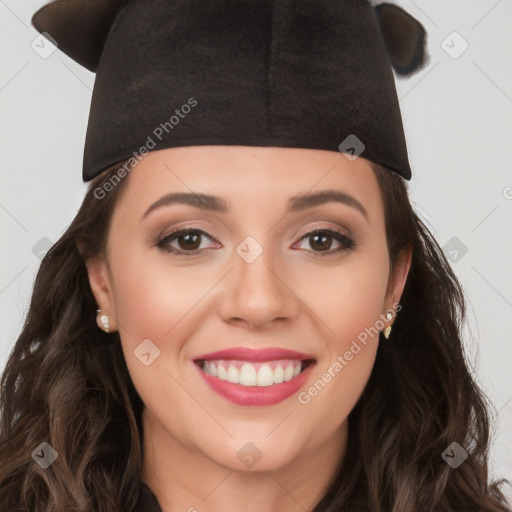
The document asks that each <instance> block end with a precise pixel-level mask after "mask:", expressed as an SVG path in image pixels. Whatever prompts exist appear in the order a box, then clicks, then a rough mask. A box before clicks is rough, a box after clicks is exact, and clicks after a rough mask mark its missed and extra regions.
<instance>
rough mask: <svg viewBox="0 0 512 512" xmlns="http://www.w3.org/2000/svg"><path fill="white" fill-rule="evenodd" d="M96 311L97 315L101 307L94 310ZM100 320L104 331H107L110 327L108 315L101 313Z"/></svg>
mask: <svg viewBox="0 0 512 512" xmlns="http://www.w3.org/2000/svg"><path fill="white" fill-rule="evenodd" d="M96 313H98V315H100V314H101V309H98V310H96ZM100 322H101V325H102V326H103V330H104V331H105V332H108V330H109V329H110V324H109V322H108V315H106V314H103V315H101V316H100Z"/></svg>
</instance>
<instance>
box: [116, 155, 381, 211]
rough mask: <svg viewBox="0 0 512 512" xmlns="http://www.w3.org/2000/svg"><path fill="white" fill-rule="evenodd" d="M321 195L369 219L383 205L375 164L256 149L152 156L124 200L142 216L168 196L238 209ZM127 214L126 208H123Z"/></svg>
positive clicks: (285, 203)
mask: <svg viewBox="0 0 512 512" xmlns="http://www.w3.org/2000/svg"><path fill="white" fill-rule="evenodd" d="M320 190H338V191H341V192H343V193H345V194H348V195H351V196H352V197H354V198H355V199H356V200H357V201H359V202H360V203H361V204H362V205H363V206H364V208H365V209H366V210H367V212H368V215H369V217H374V216H377V217H379V216H382V214H383V204H382V198H381V194H380V189H379V186H378V182H377V179H376V177H375V175H374V172H373V170H372V168H371V163H370V162H369V161H368V160H366V159H364V158H362V157H359V158H357V159H356V160H354V161H351V160H349V159H347V158H346V157H345V156H344V154H342V153H336V152H334V151H324V150H313V149H303V148H279V147H251V146H186V147H177V148H169V149H164V150H157V151H152V152H150V153H149V154H147V155H146V156H145V157H144V158H143V159H142V161H140V162H139V163H138V164H137V165H136V166H135V167H134V168H133V169H132V170H131V172H130V175H129V179H128V183H127V184H126V190H125V192H124V194H123V198H122V200H121V202H122V203H124V207H126V206H128V205H129V206H130V211H131V212H133V213H137V214H139V215H143V213H144V211H145V210H146V209H147V208H148V207H149V206H150V205H151V204H152V203H153V202H154V201H156V200H157V199H159V198H160V197H162V196H163V195H165V194H167V193H169V192H185V193H204V194H211V195H215V196H218V197H221V198H222V199H224V200H225V202H226V204H227V206H228V211H229V210H234V209H235V208H242V209H243V208H244V207H245V208H249V207H252V206H254V207H255V208H257V207H258V206H259V208H260V209H262V208H270V209H271V208H273V207H276V208H282V207H283V206H288V205H289V200H290V198H292V197H293V196H297V195H303V194H311V193H315V192H316V191H320ZM120 207H121V208H123V205H120Z"/></svg>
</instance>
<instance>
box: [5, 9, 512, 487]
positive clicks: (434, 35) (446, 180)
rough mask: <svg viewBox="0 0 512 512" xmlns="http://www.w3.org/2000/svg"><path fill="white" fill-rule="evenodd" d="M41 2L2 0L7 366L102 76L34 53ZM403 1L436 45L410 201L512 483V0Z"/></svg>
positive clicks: (61, 217) (405, 94)
mask: <svg viewBox="0 0 512 512" xmlns="http://www.w3.org/2000/svg"><path fill="white" fill-rule="evenodd" d="M45 3H46V1H42V0H24V1H23V2H18V1H17V0H0V63H1V71H0V112H1V115H0V149H1V155H2V158H1V159H2V163H1V166H0V172H1V188H0V226H1V231H0V233H1V242H2V250H1V253H0V258H1V261H0V269H1V270H0V314H1V324H0V325H1V334H0V368H3V367H4V364H5V361H6V358H7V356H8V353H9V351H10V349H11V348H12V346H13V344H14V342H15V340H16V338H17V336H18V334H19V332H20V330H21V326H22V323H23V319H24V315H25V313H26V311H27V308H28V304H29V300H30V295H31V289H32V285H33V279H34V276H35V273H36V271H37V269H38V266H39V263H40V257H41V255H42V254H44V251H45V250H47V248H48V244H50V243H53V242H55V241H57V239H58V238H59V237H60V236H61V234H62V233H63V231H64V230H65V228H66V227H67V226H68V224H69V223H70V222H71V220H72V219H73V217H74V215H75V213H76V211H77V210H78V207H79V205H80V203H81V200H82V198H83V196H84V192H85V189H86V186H85V184H83V183H82V178H81V165H82V154H83V153H82V152H83V144H84V139H85V130H86V125H87V119H88V110H89V105H90V100H91V92H92V87H93V83H94V74H93V73H91V72H89V71H87V70H86V69H84V68H81V67H80V66H79V65H78V64H76V63H75V62H74V61H72V60H71V59H69V58H68V57H66V56H65V55H64V54H63V53H61V52H60V51H58V50H57V51H55V52H54V53H52V54H51V55H49V56H48V55H42V54H41V50H39V53H38V52H37V51H36V50H35V49H38V45H39V46H40V45H41V43H40V36H39V34H38V32H37V31H36V30H35V29H34V28H33V27H31V25H30V18H31V16H32V14H33V13H34V12H35V11H36V10H37V9H38V8H39V7H40V6H42V5H43V4H45ZM396 3H398V4H399V5H401V6H402V7H404V8H405V9H406V10H407V11H408V12H409V13H410V14H411V15H413V16H415V17H416V18H417V19H418V20H419V21H420V22H421V23H422V24H423V25H424V26H425V28H426V30H427V32H428V51H429V54H430V62H429V63H428V65H427V66H426V67H425V68H424V69H423V70H422V71H421V72H419V73H418V74H416V75H414V76H413V77H411V78H408V79H405V80H404V79H398V78H397V80H396V82H397V91H398V95H399V98H400V106H401V110H402V116H403V122H404V128H405V133H406V137H407V143H408V148H409V157H410V162H411V167H412V170H413V178H412V181H411V182H410V187H409V191H410V197H411V200H412V202H413V205H414V207H415V210H416V212H417V213H418V214H419V215H420V217H421V218H422V219H423V220H424V222H425V223H426V224H427V226H428V227H429V228H430V229H431V230H432V231H433V233H434V234H435V236H436V237H437V240H438V242H439V243H440V245H441V246H442V247H443V248H444V249H445V252H446V254H447V256H448V257H449V258H451V259H452V261H453V268H454V270H455V272H456V274H457V276H458V277H459V278H460V280H461V282H462V284H463V286H464V289H465V291H466V293H467V298H468V303H469V310H468V314H469V318H468V320H469V322H468V326H469V329H470V330H471V335H469V333H468V332H467V330H466V334H467V336H466V342H465V343H466V349H467V352H468V355H469V358H470V360H471V362H472V365H473V367H474V369H475V372H476V375H477V381H478V382H479V384H480V385H481V386H482V387H483V389H484V390H485V392H486V393H487V394H488V396H489V397H490V399H491V400H492V402H493V403H494V406H495V410H496V411H497V418H496V420H497V421H496V424H495V428H494V430H493V445H492V450H491V467H490V470H491V473H492V474H493V475H494V476H495V477H505V478H509V479H512V372H511V371H510V368H511V363H512V170H511V163H510V152H511V149H512V1H511V0H478V1H476V0H457V1H453V0H451V1H447V0H428V1H426V0H421V1H420V0H417V1H412V0H403V1H400V2H396ZM466 46H467V48H466ZM47 47H48V45H47ZM34 48H35V49H34ZM43 57H44V58H43ZM432 321H434V319H432ZM413 341H414V340H411V342H413ZM507 494H509V495H512V493H511V492H510V487H509V488H508V490H507Z"/></svg>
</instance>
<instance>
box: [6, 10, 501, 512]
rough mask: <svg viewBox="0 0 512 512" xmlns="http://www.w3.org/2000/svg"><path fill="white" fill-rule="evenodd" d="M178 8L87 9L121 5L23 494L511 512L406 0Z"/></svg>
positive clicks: (19, 392) (14, 422)
mask: <svg viewBox="0 0 512 512" xmlns="http://www.w3.org/2000/svg"><path fill="white" fill-rule="evenodd" d="M166 2H167V3H166ZM166 2H163V1H158V2H157V1H155V2H152V4H151V6H152V7H154V9H151V11H150V10H149V9H148V8H147V7H148V5H149V4H148V3H143V2H140V1H139V2H137V1H133V2H128V3H127V4H126V5H125V6H121V7H120V10H119V12H117V11H115V13H114V14H112V13H113V12H114V11H108V12H106V11H105V12H101V13H99V14H98V13H97V12H94V13H89V15H90V17H89V18H87V17H86V18H84V17H82V18H80V23H81V25H87V22H89V21H91V20H92V21H91V23H93V22H94V26H95V27H98V26H100V25H98V23H99V21H98V20H103V21H102V23H103V25H101V26H102V27H103V29H105V27H106V26H107V25H108V28H107V30H106V32H108V38H107V39H106V42H105V46H104V47H102V52H101V60H100V61H98V62H96V60H95V56H94V55H93V52H92V50H90V48H91V46H88V47H87V49H86V50H87V51H86V50H84V49H83V48H82V49H79V50H77V54H75V55H76V58H77V59H81V61H82V62H86V61H87V59H90V60H88V61H87V62H89V63H90V64H91V66H90V67H91V68H95V69H97V73H98V74H97V79H96V84H95V96H94V99H93V106H92V109H91V117H90V119H89V127H88V138H87V141H86V151H85V159H84V173H83V176H84V179H85V180H86V181H90V182H91V184H90V187H89V189H88V192H87V194H86V197H85V198H84V201H83V204H82V207H81V208H80V211H79V212H78V214H77V216H76V217H75V219H74V220H73V222H72V223H71V225H70V227H69V228H68V230H67V231H66V233H65V234H64V235H63V236H62V237H61V239H60V240H59V241H58V242H57V243H56V244H55V245H54V246H53V247H52V248H51V250H50V251H49V252H48V254H47V255H46V257H45V258H44V260H43V262H42V264H41V268H40V270H39V273H38V276H37V280H36V282H35V287H34V292H33V296H32V301H31V305H30V310H29V313H28V317H27V321H26V323H25V326H24V329H23V332H22V333H21V335H20V338H19V339H18V341H17V343H16V345H15V347H14V350H13V352H12V354H11V356H10V358H9V361H8V364H7V366H6V369H5V372H4V374H3V378H2V402H1V404H2V408H1V411H2V417H1V421H2V428H1V437H0V510H16V509H19V510H31V511H39V510H41V511H42V510H45V511H56V510H74V509H79V510H87V511H93V510H94V511H113V510H129V511H140V512H141V511H143V510H145V511H150V510H153V511H159V510H161V511H162V512H169V511H174V510H189V511H193V510H208V511H217V510H225V509H233V510H247V511H255V510H258V511H269V512H270V511H275V510H287V511H288V510H290V511H292V510H308V511H314V512H320V511H334V510H344V511H347V512H348V511H356V510H372V511H373V510H378V511H394V512H398V511H427V510H428V511H430V510H435V511H441V512H444V511H447V512H448V511H456V510H479V511H480V510H487V511H507V510H510V508H509V507H508V505H507V504H506V503H505V500H504V498H503V495H502V494H501V493H500V491H499V487H498V484H497V483H491V482H489V481H488V475H487V450H488V435H489V419H488V412H487V408H486V407H487V405H486V402H485V399H484V397H483V395H482V393H481V391H480V390H479V388H478V387H477V385H476V384H475V382H474V380H473V378H472V376H471V373H470V371H469V369H468V367H467V365H466V362H465V360H464V355H463V350H462V340H461V337H460V328H461V324H462V321H463V319H464V297H463V294H462V290H461V288H460V285H459V283H458V281H457V279H456V277H455V275H454V274H453V272H452V270H451V268H450V266H449V264H448V263H447V261H446V259H445V258H444V256H443V253H442V251H441V249H440V248H439V246H438V245H437V243H436V242H435V240H434V239H433V237H432V235H431V234H430V232H429V231H428V229H427V228H426V227H425V226H424V225H423V224H422V223H421V221H420V219H419V218H418V217H417V216H416V214H415V213H414V211H413V210H412V208H411V205H410V202H409V199H408V196H407V188H406V182H405V180H407V179H409V177H410V169H409V167H408V162H407V156H406V152H405V145H404V141H403V133H402V131H401V130H402V128H401V123H400V122H399V112H398V109H397V107H398V105H397V101H396V94H395V93H394V88H393V85H392V76H391V73H390V69H391V68H390V67H389V63H388V62H387V60H385V59H384V58H383V56H384V53H383V49H384V38H380V36H379V33H380V32H379V31H380V30H381V29H382V33H383V34H385V33H386V30H385V27H386V26H389V25H386V23H387V22H386V16H388V15H392V14H394V15H396V16H403V15H404V14H403V11H397V10H396V9H393V8H389V10H388V11H387V13H386V10H383V11H382V12H378V11H377V13H378V14H379V17H378V18H377V17H375V16H374V14H373V11H372V10H370V9H369V8H368V6H367V5H366V4H365V5H362V4H361V3H360V2H355V1H354V2H347V3H346V5H343V6H341V7H342V8H340V5H338V4H337V3H334V2H333V3H328V2H317V3H312V2H301V3H300V4H299V3H298V2H296V3H291V4H290V3H287V2H284V1H283V2H250V3H249V2H247V3H245V4H243V6H242V4H241V3H237V2H230V3H227V2H222V3H215V2H203V3H200V2H189V3H183V4H180V3H175V4H174V3H171V2H168V0H166ZM67 5H68V6H69V5H70V4H67ZM191 6H192V7H191ZM75 7H76V4H75ZM199 7H200V8H199ZM238 7H240V9H239V10H238V9H237V8H238ZM242 7H243V9H242ZM66 8H67V7H66ZM55 9H61V7H55ZM173 9H176V11H173ZM49 12H50V14H52V16H50V14H49ZM43 14H45V15H46V16H49V19H50V21H51V20H58V16H63V13H62V12H61V11H55V12H52V11H43ZM43 14H41V18H42V19H44V16H43ZM64 14H66V16H67V17H68V19H69V16H70V13H69V11H67V12H65V13H64ZM77 14H78V13H75V15H77ZM164 14H165V15H164ZM171 14H173V15H176V14H179V15H180V16H181V17H180V16H176V17H173V16H171ZM107 15H108V16H111V18H109V19H110V21H109V22H108V23H105V20H106V19H107V18H106V17H107ZM75 19H78V16H76V17H75ZM396 19H397V18H395V20H396ZM169 20H173V21H172V24H171V23H170V21H169ZM176 20H178V21H179V22H178V21H176ZM198 20H199V21H202V23H199V21H198ZM377 20H379V23H381V28H379V26H378V25H377ZM46 21H48V19H47V20H46ZM39 22H41V19H40V20H39ZM110 22H112V24H110ZM270 22H271V23H272V25H271V26H272V31H271V36H270V37H268V33H269V27H270ZM41 23H42V22H41ZM315 23H316V25H315ZM331 23H332V24H334V23H336V24H337V26H340V27H343V28H344V29H346V30H345V31H344V32H342V34H341V35H340V34H339V33H338V32H336V33H334V32H332V33H331V32H329V31H327V32H326V28H328V27H330V26H331V25H330V24H331ZM187 24H188V25H187ZM306 24H307V26H309V27H310V29H311V32H310V34H309V39H308V43H309V45H308V48H309V50H308V48H305V47H303V48H302V49H301V51H299V45H300V44H302V43H301V39H299V38H297V37H296V36H294V34H301V35H303V34H304V31H301V30H300V28H304V27H305V26H306ZM43 25H44V23H42V25H41V27H42V28H48V29H49V30H55V32H54V34H55V35H56V40H57V41H59V47H61V48H63V49H68V50H69V52H70V53H72V49H71V48H72V45H70V46H66V42H69V41H68V40H67V39H66V38H62V37H60V36H59V31H58V23H55V24H52V23H50V22H49V24H48V25H46V26H43ZM169 25H172V27H173V28H172V29H170V28H169ZM311 25H314V26H311ZM413 25H414V28H415V30H416V32H415V33H416V37H415V38H413V39H414V41H415V42H418V41H420V39H421V38H420V39H418V34H420V32H417V30H418V29H417V25H415V24H413ZM36 26H37V25H36ZM358 26H362V27H364V29H365V30H364V31H363V32H362V34H363V35H362V36H361V37H360V38H358V39H356V40H353V37H352V35H353V34H354V32H353V29H354V28H355V27H358ZM149 27H151V28H152V30H149V29H148V28H149ZM176 27H178V28H176ZM184 27H188V28H189V29H190V30H192V28H194V29H195V31H194V32H193V33H194V36H195V37H194V38H193V39H191V38H189V39H186V38H183V34H184V33H185V29H184ZM249 28H250V29H251V30H249ZM221 29H224V30H221ZM292 29H293V30H292ZM136 30H138V31H139V32H138V33H137V32H134V31H136ZM166 30H167V31H166ZM258 30H260V31H261V32H258ZM69 32H70V30H69V26H68V33H69ZM143 32H144V33H146V32H147V33H148V34H149V35H148V36H147V40H146V41H144V40H143V39H142V38H140V37H137V35H140V34H141V33H143ZM51 33H52V32H50V34H51ZM96 34H97V33H96ZM255 34H257V35H255ZM265 34H267V36H265ZM326 34H327V35H326ZM128 35H129V36H130V37H128ZM213 35H215V37H213V38H212V36H213ZM242 36H243V37H242ZM337 36H339V37H343V38H344V39H343V42H344V43H346V44H339V43H340V41H339V40H338V39H337ZM67 37H68V38H69V37H70V36H67ZM74 37H77V36H74ZM95 37H98V36H97V35H96V36H95ZM266 37H267V39H266ZM59 39H60V40H59ZM80 40H81V41H82V43H81V44H83V40H82V39H80ZM72 41H75V40H74V39H72ZM262 41H268V43H269V44H268V45H263V47H264V49H265V51H262V52H261V53H260V52H256V49H258V48H260V43H261V42H262ZM164 42H165V44H164ZM420 42H421V41H420ZM61 43H62V44H61ZM235 43H236V44H235ZM256 43H258V44H256ZM175 45H176V46H175ZM208 45H211V46H212V47H215V48H216V50H217V51H214V50H213V48H212V50H211V54H207V53H205V49H206V48H207V47H208ZM325 47H329V48H338V49H339V51H340V52H342V54H343V56H344V57H345V58H346V59H345V60H344V61H343V62H347V63H349V62H352V64H351V66H348V65H347V67H344V68H343V69H341V68H339V66H338V67H334V68H333V67H332V66H328V63H329V62H330V59H331V58H332V54H330V53H329V52H322V49H323V48H325ZM169 48H173V51H172V52H171V51H170V50H169ZM219 48H220V50H219ZM231 48H236V49H237V52H238V51H240V53H237V52H233V51H232V50H231ZM386 48H387V50H389V47H388V46H386ZM417 48H418V47H417V46H414V51H413V52H412V53H410V55H409V57H410V58H409V59H405V61H403V62H402V63H401V64H400V62H399V61H400V59H399V56H398V55H395V57H396V58H394V59H393V60H392V62H394V64H395V66H396V67H394V69H395V70H397V69H402V68H400V66H401V65H403V69H409V71H410V70H411V69H417V68H418V66H419V61H418V55H417V53H416V50H417ZM75 49H76V47H75ZM307 51H310V54H309V56H310V59H311V60H310V64H311V65H313V62H314V63H315V66H316V68H315V69H316V71H317V72H316V73H313V72H312V68H311V67H308V66H305V65H304V61H301V60H300V59H299V58H298V56H299V55H301V56H303V55H305V54H307ZM354 51H357V52H362V54H360V55H357V58H356V57H354V53H353V52H354ZM84 52H85V53H84ZM123 54H124V55H127V56H129V58H125V57H123ZM199 56H204V61H203V60H199ZM207 57H210V58H211V61H210V59H209V58H207ZM292 57H293V58H292ZM337 57H339V56H337ZM169 59H175V60H173V61H172V62H170V61H169ZM350 59H353V60H352V61H350ZM372 59H374V60H372ZM262 62H263V63H264V66H263V67H261V66H260V68H258V64H260V65H261V63H262ZM337 62H340V60H339V59H338V60H337ZM171 64H172V65H171ZM360 64H361V66H360V67H359V65H360ZM287 65H288V66H289V67H288V69H287V70H286V73H284V72H282V70H283V69H285V67H286V66H287ZM237 66H238V67H237ZM349 68H350V69H349ZM347 69H349V73H350V76H351V78H352V80H353V83H349V82H348V81H347V80H342V78H343V76H344V75H343V73H345V72H347ZM369 69H372V71H374V72H375V73H376V76H375V75H371V74H369V73H368V70H369ZM149 70H152V72H151V73H148V71H149ZM168 70H172V74H173V80H167V79H163V77H166V76H167V75H165V73H168V72H169V71H168ZM262 70H263V72H262ZM292 70H293V71H301V73H302V74H301V75H300V76H299V77H298V78H297V77H295V79H296V83H295V85H294V86H293V87H290V88H288V84H289V82H288V81H287V80H286V76H287V75H288V76H289V74H290V73H291V72H292ZM321 70H324V72H325V73H327V72H328V71H329V72H330V73H331V74H330V75H328V76H327V75H326V74H324V75H321V73H320V71H321ZM242 71H245V72H246V73H242V74H241V72H242ZM338 71H339V72H338ZM230 72H232V76H230V75H229V73H230ZM130 73H131V75H130ZM280 73H281V74H280ZM176 75H177V78H176ZM198 77H201V78H203V80H204V82H202V83H203V84H204V85H202V86H201V87H199V86H198V93H197V95H196V96H197V98H196V96H191V97H190V99H189V100H188V101H187V102H183V103H182V106H181V107H180V108H179V109H176V110H175V114H173V115H175V116H176V118H177V119H173V117H172V116H171V117H169V118H168V120H163V121H162V122H160V124H158V123H156V122H155V121H156V120H158V119H161V118H162V112H166V110H165V108H166V106H167V105H169V104H174V105H176V104H177V103H176V99H177V98H179V97H182V96H183V92H184V91H189V90H190V89H189V88H190V87H191V84H195V83H199V82H197V78H198ZM262 78H263V80H264V84H265V87H264V88H263V91H264V94H262V95H261V96H260V97H257V96H254V97H251V96H249V97H247V96H246V95H247V92H248V91H255V93H256V92H258V91H260V92H261V89H260V88H259V87H257V86H255V85H254V84H258V85H259V86H261V80H262ZM234 79H236V80H237V82H236V84H237V86H236V87H235V86H234V85H233V84H235V82H233V81H232V80H234ZM331 82H332V83H334V82H336V83H338V84H345V85H343V86H342V89H341V91H340V90H337V91H336V93H334V92H333V91H332V88H331V87H325V86H326V84H327V85H329V84H330V83H331ZM354 84H355V86H354ZM322 85H323V86H324V87H325V88H322V87H321V86H322ZM311 91H316V95H315V96H311ZM355 91H364V93H361V92H360V93H359V94H355ZM169 95H170V96H171V97H172V100H169ZM173 95H174V96H173ZM308 98H309V101H308ZM244 99H245V101H242V100H244ZM348 99H349V100H350V101H351V103H350V104H349V103H347V100H348ZM278 100H282V101H281V102H280V101H278ZM194 101H195V102H196V103H195V104H194ZM185 105H188V107H189V108H185ZM228 106H230V108H227V107H228ZM349 106H350V107H351V108H348V107H349ZM196 108H197V111H196V110H194V109H196ZM365 111H367V112H369V113H370V114H369V115H367V116H366V117H364V116H362V112H365ZM167 112H168V111H167ZM262 112H263V113H262ZM195 114H198V115H197V116H196V117H195V118H194V115H195ZM384 114H386V115H384ZM230 119H231V121H232V122H229V121H230ZM298 119H302V120H303V121H304V122H303V123H302V124H300V125H299V124H298V123H297V121H298ZM234 120H236V121H237V122H234ZM340 120H342V121H343V122H342V123H340ZM376 120H379V121H380V122H379V123H377V122H376ZM340 124H342V125H343V126H342V128H340V127H339V126H340ZM120 127H122V130H121V129H120ZM292 128H293V129H292ZM345 130H346V131H345ZM355 132H357V133H359V134H360V135H361V138H359V137H357V135H356V134H355ZM102 139H103V141H106V143H102ZM187 141H188V143H187ZM334 141H336V142H337V143H336V145H335V146H334V147H333V144H334ZM363 146H364V147H363ZM136 149H138V151H137V152H134V153H133V156H130V155H131V154H132V150H136ZM333 149H334V151H333ZM384 162H389V164H388V165H387V166H386V165H384ZM234 178H235V179H234ZM381 332H382V336H381V334H380V333H381ZM468 418H469V419H470V421H468Z"/></svg>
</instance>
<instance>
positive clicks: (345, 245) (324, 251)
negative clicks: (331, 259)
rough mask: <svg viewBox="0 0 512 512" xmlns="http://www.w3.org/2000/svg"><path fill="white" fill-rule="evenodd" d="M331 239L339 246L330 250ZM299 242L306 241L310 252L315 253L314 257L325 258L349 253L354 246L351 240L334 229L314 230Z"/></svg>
mask: <svg viewBox="0 0 512 512" xmlns="http://www.w3.org/2000/svg"><path fill="white" fill-rule="evenodd" d="M333 239H335V240H337V241H338V242H339V244H340V246H339V247H338V248H337V249H333V250H330V249H331V247H332V240H333ZM301 240H307V241H308V242H309V245H310V247H311V252H313V253H315V254H314V257H318V256H320V257H322V256H327V255H330V254H336V253H340V252H342V251H351V250H353V249H354V248H355V246H356V243H355V241H354V240H352V238H350V237H349V236H347V235H345V234H344V233H342V232H341V231H337V230H335V229H316V230H315V231H311V232H310V233H306V234H305V235H304V236H303V237H302V238H301Z"/></svg>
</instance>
